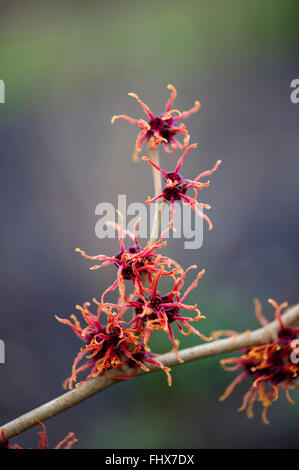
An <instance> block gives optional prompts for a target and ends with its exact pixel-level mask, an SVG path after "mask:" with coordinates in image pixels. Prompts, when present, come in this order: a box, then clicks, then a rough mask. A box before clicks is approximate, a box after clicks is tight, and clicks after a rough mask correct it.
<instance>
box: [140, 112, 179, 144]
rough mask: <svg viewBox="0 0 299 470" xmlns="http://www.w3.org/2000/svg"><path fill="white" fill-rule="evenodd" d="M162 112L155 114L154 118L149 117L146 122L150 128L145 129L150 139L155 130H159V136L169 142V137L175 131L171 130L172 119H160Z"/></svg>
mask: <svg viewBox="0 0 299 470" xmlns="http://www.w3.org/2000/svg"><path fill="white" fill-rule="evenodd" d="M163 116H164V113H162V114H160V115H159V116H156V117H155V118H154V119H151V120H150V121H149V122H148V124H149V125H150V129H149V130H148V131H147V138H148V139H150V138H151V137H153V135H154V133H155V132H159V134H160V136H161V137H163V138H164V139H166V140H167V142H169V140H170V138H171V137H172V136H173V135H174V134H175V133H176V132H175V131H173V130H172V127H173V119H172V118H169V119H164V120H163V119H162V118H163Z"/></svg>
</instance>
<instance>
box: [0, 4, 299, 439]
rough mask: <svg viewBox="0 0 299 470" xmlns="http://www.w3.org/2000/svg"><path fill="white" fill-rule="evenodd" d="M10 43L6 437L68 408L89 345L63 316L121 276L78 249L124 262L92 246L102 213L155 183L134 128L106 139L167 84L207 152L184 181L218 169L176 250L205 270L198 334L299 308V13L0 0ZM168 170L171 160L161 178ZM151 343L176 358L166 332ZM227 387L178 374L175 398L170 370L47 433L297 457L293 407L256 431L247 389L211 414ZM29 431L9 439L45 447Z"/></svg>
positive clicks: (103, 245)
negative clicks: (53, 407) (189, 238)
mask: <svg viewBox="0 0 299 470" xmlns="http://www.w3.org/2000/svg"><path fill="white" fill-rule="evenodd" d="M0 41H1V49H0V78H1V79H3V80H4V81H5V84H6V103H5V104H2V105H0V154H1V186H0V187H1V235H0V246H1V266H0V275H1V317H0V338H2V339H3V340H4V341H5V345H6V364H5V365H3V364H2V365H0V384H1V388H0V390H1V392H0V397H1V398H0V421H1V423H5V422H6V421H8V420H10V419H13V418H15V417H17V416H18V415H20V414H22V413H24V412H26V411H28V410H29V409H31V408H33V407H36V406H38V405H40V404H41V403H43V402H46V401H48V400H50V399H52V398H54V397H55V396H57V395H59V394H60V393H62V387H61V384H62V381H63V380H64V378H65V377H66V376H68V375H69V372H70V368H71V364H72V361H73V357H74V355H75V354H76V353H77V351H78V348H79V347H80V346H81V345H80V343H79V341H78V340H77V339H76V338H75V337H74V336H73V335H72V332H71V331H70V330H69V329H67V327H64V326H63V325H61V324H58V323H57V322H56V320H55V318H54V314H60V315H62V316H63V315H69V314H71V313H73V312H74V306H75V305H76V304H77V303H82V302H83V301H86V300H89V299H92V298H93V297H94V296H95V295H99V293H100V292H101V291H103V289H104V288H105V287H106V286H107V285H108V284H109V283H111V282H112V277H113V269H112V268H111V269H110V268H108V269H106V270H102V271H96V272H91V271H89V270H88V266H89V264H88V262H86V261H84V260H83V259H82V258H81V257H80V256H79V255H78V254H76V253H75V252H74V248H75V247H76V246H80V247H81V248H83V249H86V250H87V251H88V252H90V253H94V254H96V253H100V252H104V253H113V252H115V250H116V248H117V241H116V240H99V239H98V238H97V237H96V235H95V232H94V227H95V224H96V221H97V220H98V216H96V215H95V213H94V211H95V207H96V205H97V204H98V203H100V202H102V201H107V202H111V203H113V204H116V202H117V194H126V195H127V200H128V202H129V203H130V202H134V201H144V200H145V199H146V197H147V195H148V194H152V181H151V171H150V169H149V168H147V167H146V165H145V163H144V162H140V163H139V164H134V163H133V162H132V161H131V154H132V150H133V147H134V141H135V138H136V129H135V128H134V127H133V126H130V125H129V124H127V123H125V122H121V121H119V122H117V123H116V124H115V125H114V126H111V124H110V118H111V116H112V115H113V114H118V113H126V114H129V115H132V116H136V117H143V116H142V113H141V110H140V109H139V106H138V104H137V103H135V102H134V100H132V99H131V98H129V97H128V96H127V92H129V91H135V92H136V93H138V94H139V95H140V96H141V97H142V98H143V99H144V100H145V101H146V102H147V103H149V104H150V105H151V107H152V109H153V110H154V111H155V112H157V113H159V112H160V111H161V104H164V102H165V101H166V99H167V98H168V91H167V90H166V85H167V84H168V83H169V82H170V83H172V84H174V85H175V86H176V87H177V88H178V91H179V94H178V98H177V102H176V105H177V106H178V107H179V108H180V109H188V108H189V107H190V106H191V105H192V104H193V102H194V100H195V99H199V100H200V101H201V102H202V108H201V110H200V112H199V113H198V114H197V115H195V117H193V118H192V119H190V120H189V121H188V123H187V125H188V128H189V130H190V132H191V135H192V136H193V141H198V142H199V143H200V150H199V152H193V153H192V155H191V156H190V158H189V157H188V159H187V160H186V163H185V174H188V175H190V176H192V175H195V174H197V173H198V172H199V171H200V170H202V169H206V168H210V167H211V166H212V165H213V164H214V162H215V160H216V159H219V158H220V159H222V160H223V165H222V167H221V168H220V169H219V170H218V172H217V174H215V175H214V176H213V178H212V185H211V187H210V188H209V189H208V190H205V191H204V192H203V193H202V200H204V201H206V202H209V203H211V205H212V210H211V211H210V215H211V217H212V219H213V222H214V230H213V231H212V232H209V233H208V231H207V227H205V229H204V230H205V231H204V243H203V247H202V248H201V249H200V250H198V251H196V252H194V251H193V250H189V251H188V250H184V249H183V242H182V240H175V241H173V242H171V243H170V244H169V247H168V248H167V253H168V254H169V255H170V256H175V257H176V258H177V259H178V261H179V262H180V263H182V264H183V265H184V266H187V265H189V264H193V263H194V262H196V263H197V264H198V265H199V266H200V267H205V268H206V269H207V274H206V276H205V278H204V279H202V281H201V282H200V286H199V288H198V290H197V291H196V292H195V293H193V294H192V296H190V301H192V302H198V303H199V306H200V308H201V311H202V312H203V313H205V314H206V315H207V320H206V321H205V322H204V323H203V324H201V329H202V330H203V331H204V332H206V333H209V331H211V330H215V329H220V328H224V327H225V328H232V329H237V330H240V331H243V330H245V329H247V328H255V327H256V325H257V324H256V320H255V318H254V315H253V308H252V298H253V297H255V296H258V297H259V298H260V299H261V300H262V302H263V303H264V305H265V314H266V315H267V316H268V318H272V310H271V308H270V307H268V306H267V305H266V300H267V298H268V297H274V298H275V299H277V300H278V301H283V300H288V301H289V303H290V304H292V303H295V302H298V280H299V272H298V218H297V214H298V156H299V155H298V124H299V119H298V118H299V105H297V106H296V105H294V104H292V103H291V102H290V91H291V90H290V82H291V80H292V79H294V78H298V76H299V69H298V65H299V64H298V45H299V30H298V3H297V1H295V0H293V1H292V0H285V1H284V2H272V1H270V0H263V1H262V2H261V1H259V0H252V1H250V2H240V1H237V0H227V1H226V2H223V1H220V0H215V1H213V2H210V1H208V0H206V1H203V0H201V1H198V0H189V1H186V2H181V1H178V0H171V1H170V0H166V1H164V2H161V1H156V0H152V1H151V2H137V1H133V0H127V1H120V0H114V1H113V2H111V1H99V0H94V1H92V0H84V1H75V0H72V1H67V0H65V1H64V2H61V1H60V2H59V1H51V2H40V1H33V0H27V1H26V2H22V1H15V0H9V1H8V0H7V1H4V0H3V1H1V2H0ZM174 161H176V158H175V156H174V155H165V154H164V153H163V154H162V163H163V166H164V167H165V168H166V167H169V168H170V167H171V166H172V165H173V162H174ZM157 341H158V343H157V344H158V346H159V348H160V351H161V352H165V351H167V350H168V348H169V343H168V340H167V337H166V335H165V337H164V336H163V335H162V338H161V337H160V339H159V340H157ZM197 343H198V339H197V338H191V337H189V338H183V340H182V342H181V345H182V347H184V346H188V345H193V344H197ZM233 377H234V375H233V374H229V373H226V372H223V371H222V370H221V368H220V366H219V358H211V359H205V360H202V361H200V362H194V363H191V364H186V365H183V366H179V367H177V368H176V369H174V370H173V381H174V385H173V387H172V388H171V389H169V388H168V386H167V383H166V379H165V376H164V375H163V373H160V372H159V373H156V374H152V375H150V376H144V377H141V378H138V379H136V380H134V381H131V382H130V381H128V382H126V383H123V382H122V383H121V384H119V385H117V386H115V387H113V388H111V389H109V390H107V391H105V392H103V393H101V394H100V395H98V396H96V397H94V398H92V399H89V400H88V401H86V402H85V403H82V404H80V405H79V406H77V407H76V408H74V409H73V410H69V411H66V412H65V413H63V414H61V415H60V416H58V417H56V418H54V419H52V420H50V421H49V422H48V423H47V429H48V437H49V440H50V445H54V444H55V443H56V442H57V441H58V440H60V439H61V438H62V437H63V436H64V435H65V434H66V433H67V432H68V431H70V430H72V431H74V432H75V433H76V434H77V436H78V438H79V443H78V444H77V448H78V447H79V448H139V447H140V448H151V447H152V448H163V447H164V448H165V447H168V448H176V447H177V448H192V447H193V448H260V447H266V448H291V447H298V418H299V397H295V396H294V398H295V399H296V398H297V404H296V405H294V406H291V405H289V404H288V402H287V401H286V399H285V398H284V396H282V397H281V399H280V401H279V403H275V404H274V405H273V406H272V407H271V408H270V410H269V418H270V421H271V424H270V425H269V426H265V425H263V423H262V421H261V417H260V408H259V404H257V406H256V415H255V418H254V419H253V420H248V419H247V418H246V416H245V414H243V413H238V412H237V408H238V407H239V406H240V404H241V401H242V396H243V393H244V391H245V390H246V389H247V386H248V384H246V383H244V384H243V385H242V386H240V387H239V388H238V389H237V390H236V391H235V392H234V393H233V395H232V396H231V397H230V398H229V399H228V400H227V401H225V402H224V403H220V402H219V401H218V397H219V396H220V395H221V394H222V392H223V390H224V388H225V387H226V386H227V385H228V384H229V383H230V382H231V380H232V379H233ZM36 432H37V430H36V429H33V430H30V431H28V432H27V433H25V434H23V435H22V436H20V437H19V438H17V439H15V442H17V443H19V444H20V445H23V446H25V447H34V446H35V442H36V441H37V436H36Z"/></svg>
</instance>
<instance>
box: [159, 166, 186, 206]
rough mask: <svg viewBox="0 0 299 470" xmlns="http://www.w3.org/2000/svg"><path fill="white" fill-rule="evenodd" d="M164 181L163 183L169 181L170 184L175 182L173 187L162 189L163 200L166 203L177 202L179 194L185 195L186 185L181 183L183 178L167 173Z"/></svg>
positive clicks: (177, 174)
mask: <svg viewBox="0 0 299 470" xmlns="http://www.w3.org/2000/svg"><path fill="white" fill-rule="evenodd" d="M164 179H165V181H167V180H170V181H172V182H177V183H176V184H175V186H173V187H169V186H166V187H165V188H164V189H163V196H164V199H166V200H167V201H178V200H179V199H181V194H186V191H187V188H186V186H187V183H185V182H184V181H183V177H182V175H180V173H174V172H169V173H167V176H165V177H164Z"/></svg>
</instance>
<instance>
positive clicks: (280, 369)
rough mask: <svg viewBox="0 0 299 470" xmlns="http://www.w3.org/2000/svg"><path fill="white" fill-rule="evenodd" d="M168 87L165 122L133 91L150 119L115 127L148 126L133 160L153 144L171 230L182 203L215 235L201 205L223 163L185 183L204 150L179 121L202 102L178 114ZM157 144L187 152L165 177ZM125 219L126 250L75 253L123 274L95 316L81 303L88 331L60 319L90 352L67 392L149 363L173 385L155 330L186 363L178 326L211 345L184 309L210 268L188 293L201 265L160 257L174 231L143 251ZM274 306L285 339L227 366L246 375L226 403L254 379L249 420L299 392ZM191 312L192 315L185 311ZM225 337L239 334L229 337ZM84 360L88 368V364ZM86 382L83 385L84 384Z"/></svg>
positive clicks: (287, 333)
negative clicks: (197, 151)
mask: <svg viewBox="0 0 299 470" xmlns="http://www.w3.org/2000/svg"><path fill="white" fill-rule="evenodd" d="M168 88H169V89H170V90H171V96H170V98H169V100H168V102H167V104H166V106H165V110H164V112H162V113H161V114H159V115H158V116H155V115H154V114H153V113H152V111H151V110H150V108H149V107H148V106H147V105H146V104H145V103H143V102H142V101H141V100H140V99H139V97H138V96H137V95H136V94H134V93H129V95H130V96H132V97H133V98H135V99H136V100H137V101H138V102H139V103H140V105H141V107H142V109H143V110H144V112H145V114H146V116H147V121H145V120H143V119H139V120H138V119H132V118H130V117H128V116H126V115H119V116H114V117H113V118H112V123H113V122H114V121H115V120H116V119H124V120H126V121H128V122H130V123H132V124H136V125H137V126H138V127H139V128H141V130H140V132H139V134H138V137H137V140H136V145H135V152H134V155H133V159H134V160H138V155H139V153H140V151H141V148H142V146H143V144H144V143H145V142H147V144H148V148H149V150H150V151H151V155H152V158H149V157H145V156H144V157H143V160H145V161H146V162H147V163H149V164H150V165H151V166H152V167H153V168H154V169H155V171H156V172H159V173H160V174H161V175H162V178H163V179H164V182H165V186H164V188H163V189H162V191H161V193H160V194H155V196H154V197H153V198H150V197H149V198H148V200H147V201H146V202H147V204H151V203H153V202H155V201H158V200H163V201H165V202H168V203H170V205H171V217H170V224H169V227H168V229H167V231H168V230H172V229H173V220H174V210H175V202H177V201H180V202H181V203H182V204H185V205H190V206H191V207H192V208H193V209H194V211H195V213H196V214H197V215H198V216H200V217H202V218H203V219H204V220H205V221H206V222H207V223H208V227H209V229H211V228H212V222H211V220H210V219H209V218H208V217H207V215H206V214H204V213H203V209H210V206H209V205H208V204H205V203H201V202H199V201H198V200H197V194H198V191H199V190H202V189H204V188H206V187H207V186H209V184H210V183H209V181H208V180H206V178H207V177H208V176H210V175H212V174H213V173H214V172H215V171H216V170H217V168H218V167H219V165H220V164H221V160H218V161H217V162H216V164H215V165H214V167H213V168H212V169H210V170H207V171H204V172H201V173H200V174H199V175H198V176H197V177H196V178H195V179H193V180H192V179H187V178H184V177H183V175H182V174H181V167H182V165H183V162H184V160H185V158H186V157H187V155H188V154H189V152H190V150H191V149H194V148H196V147H197V144H191V145H189V141H190V135H189V132H188V130H187V128H186V126H185V124H183V123H182V122H180V121H182V120H184V119H185V118H187V117H189V116H191V115H192V114H194V113H195V112H196V111H198V109H199V107H200V103H199V102H198V101H196V102H195V104H194V106H193V108H191V109H190V110H189V111H185V112H182V113H181V112H180V111H178V110H177V109H171V108H172V105H173V102H174V99H175V97H176V90H175V88H174V87H173V86H172V85H168ZM179 122H180V123H179ZM178 134H182V135H183V136H184V138H183V142H182V143H181V142H179V141H178V140H177V138H176V137H177V135H178ZM158 146H162V147H164V149H165V151H166V152H173V151H175V150H177V149H180V150H183V153H182V155H181V157H180V158H179V160H178V162H177V164H176V166H175V168H174V170H171V171H164V170H163V169H162V168H160V166H159V163H158V160H157V154H156V148H157V147H158ZM188 190H193V191H194V195H193V197H190V196H189V195H187V192H188ZM119 217H120V224H119V225H118V224H115V223H113V222H110V224H112V225H114V227H115V228H116V229H117V230H118V233H119V241H120V250H119V251H118V252H117V253H116V254H115V255H114V256H107V255H96V256H89V255H88V254H87V253H86V252H85V251H83V250H81V249H80V248H77V249H76V251H78V252H79V253H80V254H81V255H82V256H83V257H84V258H86V259H88V260H91V261H94V262H96V263H97V264H95V265H94V266H92V267H91V268H90V269H91V270H96V269H98V268H101V267H104V266H108V265H113V266H114V268H116V276H115V281H114V282H113V283H112V284H111V285H110V286H109V287H108V288H107V289H106V290H105V292H104V293H103V294H102V296H101V299H100V300H97V299H93V301H94V303H95V305H96V313H92V311H91V310H90V304H89V303H88V302H86V303H84V304H83V306H79V305H77V309H78V310H79V311H80V312H81V314H82V316H83V319H84V320H85V323H86V325H84V327H82V326H81V324H80V322H79V321H78V319H77V317H76V316H75V315H71V318H70V320H68V319H62V318H59V317H56V318H57V319H58V320H59V321H60V322H62V323H64V324H67V325H69V326H70V327H71V328H72V330H73V331H74V332H75V334H76V335H77V336H78V337H79V338H80V340H82V341H83V343H84V347H82V348H81V350H80V352H79V353H78V355H77V357H76V358H75V361H74V363H73V367H72V374H71V377H70V378H68V379H67V380H66V381H65V387H68V388H72V386H73V384H74V382H77V377H78V375H79V374H80V373H82V372H85V371H88V374H87V377H86V379H85V380H89V379H91V378H93V377H96V376H98V375H102V374H107V375H111V376H113V377H114V378H118V379H129V378H132V377H134V376H135V375H136V373H137V371H138V369H139V368H140V369H142V370H144V371H149V365H154V366H156V367H158V368H160V369H162V370H164V371H165V373H166V374H167V378H168V383H169V385H171V376H170V369H169V368H168V367H165V366H164V365H163V364H162V363H161V362H159V361H158V359H157V358H156V356H157V354H155V353H153V352H152V351H151V349H150V346H149V340H150V338H151V334H152V332H153V331H154V330H163V331H164V332H166V333H167V334H168V336H169V339H170V342H171V344H172V348H173V351H174V352H175V354H176V355H177V358H178V360H179V361H181V359H180V356H179V353H178V344H179V342H178V340H177V339H175V336H174V330H173V326H174V325H176V326H177V329H178V331H179V333H181V334H183V335H189V334H191V333H195V334H196V335H198V336H199V337H200V338H202V339H203V340H206V341H209V340H211V339H212V338H210V337H206V336H204V335H203V334H202V333H200V332H199V331H198V330H197V329H196V328H195V327H194V326H193V324H194V322H197V321H198V320H200V319H203V318H205V317H204V316H203V315H202V314H201V313H200V311H199V310H198V308H197V305H190V304H186V303H185V300H186V298H187V296H188V294H189V293H190V292H191V291H192V290H193V289H194V288H195V287H197V284H198V281H199V279H200V278H201V277H202V276H203V274H204V270H201V271H199V272H198V273H197V275H196V278H195V280H194V281H193V282H192V283H191V285H190V286H189V287H187V288H186V290H185V291H184V292H182V290H183V287H184V283H185V280H186V275H187V273H188V272H189V270H191V269H196V266H195V265H194V266H190V267H189V268H188V269H187V270H183V269H182V268H181V266H180V265H179V264H178V263H177V262H176V261H174V260H172V259H170V258H169V257H166V256H163V255H162V254H161V253H160V250H161V248H163V247H165V245H166V244H167V242H166V241H165V234H166V232H167V231H165V232H164V233H162V234H161V236H160V238H159V239H158V240H155V241H153V240H151V241H150V242H148V243H147V244H146V245H145V246H141V245H140V244H139V241H138V238H137V230H138V225H139V223H140V220H139V221H138V222H137V223H136V225H135V229H134V233H130V232H128V231H126V230H124V227H123V223H122V216H121V214H119ZM108 224H109V222H108ZM125 235H126V236H128V237H130V238H131V239H132V245H131V246H129V247H128V248H126V247H125V244H124V236H125ZM163 280H168V284H169V282H170V283H171V288H169V289H167V290H166V292H165V289H164V288H163V287H162V288H161V285H162V284H164V283H163ZM128 284H129V285H131V287H132V289H131V291H132V292H131V293H130V294H128V293H127V292H128ZM114 291H118V294H119V296H118V297H119V298H118V302H117V303H113V302H108V301H106V295H107V294H108V293H111V292H114ZM270 303H271V304H272V305H273V306H274V307H275V309H276V318H277V320H278V322H279V325H280V331H279V334H278V339H277V340H275V341H273V342H272V343H269V344H266V345H256V346H251V347H249V348H248V349H244V350H242V351H241V356H240V357H234V358H230V359H224V360H223V361H221V363H222V366H223V368H224V369H226V370H229V371H234V370H241V374H240V375H239V376H238V377H237V378H236V379H235V380H234V381H233V382H232V384H231V385H230V386H229V387H228V388H227V390H226V391H225V393H224V394H223V396H222V397H221V398H220V400H221V401H223V400H224V399H226V398H227V397H228V396H229V395H230V394H231V392H232V391H233V390H234V388H235V386H236V385H237V384H239V383H240V382H242V381H243V380H244V379H245V378H246V377H247V378H250V379H251V380H252V385H251V387H250V389H249V390H248V392H247V393H246V394H245V396H244V401H243V404H242V406H241V408H240V410H245V409H246V410H247V415H248V417H252V416H253V405H254V403H255V401H256V400H259V401H260V402H261V403H262V405H263V408H264V410H263V420H264V422H265V423H267V422H268V421H267V416H266V413H267V409H268V407H269V406H270V404H271V403H272V402H273V401H275V400H276V399H277V398H278V394H279V390H280V389H284V390H285V392H286V396H287V398H288V400H289V401H290V402H291V403H293V400H292V399H291V398H290V396H289V388H299V385H298V383H297V379H298V363H294V362H293V361H292V360H291V355H292V352H293V351H294V347H295V346H294V342H293V341H294V340H295V339H297V338H298V335H299V328H286V327H284V324H283V321H282V319H281V310H282V309H283V308H285V307H286V304H281V305H278V304H277V303H276V302H274V301H273V300H270ZM255 305H256V313H257V317H258V319H259V320H260V322H261V324H262V325H266V324H267V320H266V319H265V318H264V316H263V315H262V312H261V306H260V303H259V302H258V301H256V302H255ZM184 311H185V312H189V313H188V314H187V313H184ZM103 318H104V320H103ZM219 333H223V332H219ZM225 334H228V335H231V334H232V335H235V334H237V333H235V332H231V331H226V332H225ZM216 336H217V335H216ZM83 359H84V360H85V362H84V363H83V364H82V362H81V361H82V360H83ZM112 371H113V372H112ZM81 383H82V382H79V383H77V386H78V385H80V384H81Z"/></svg>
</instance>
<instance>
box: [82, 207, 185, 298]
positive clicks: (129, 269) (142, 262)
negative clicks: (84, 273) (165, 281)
mask: <svg viewBox="0 0 299 470" xmlns="http://www.w3.org/2000/svg"><path fill="white" fill-rule="evenodd" d="M119 215H120V214H119ZM120 218H121V223H120V225H118V224H115V223H114V222H107V224H108V225H113V226H114V227H115V228H116V229H117V231H118V233H119V243H120V251H118V252H117V253H116V254H115V255H114V256H106V255H96V256H89V255H88V254H87V253H86V252H85V251H83V250H81V249H80V248H76V251H77V252H79V253H80V254H81V255H82V256H83V257H84V258H86V259H88V260H93V261H102V263H101V264H96V265H94V266H92V267H91V268H90V269H91V270H95V269H99V268H101V267H103V266H108V265H110V264H113V265H115V266H116V267H117V277H116V280H115V281H114V282H113V284H112V285H111V286H109V287H108V288H107V289H106V290H105V292H104V294H103V295H102V302H103V301H104V300H103V299H104V297H105V295H106V294H107V293H108V292H111V291H113V290H114V289H116V288H117V287H118V288H119V292H120V295H121V297H123V296H124V293H125V285H124V280H132V281H133V282H134V283H135V280H136V277H140V275H141V274H149V273H150V272H155V271H157V270H158V269H161V268H163V269H165V268H171V267H173V268H175V269H177V270H179V271H180V270H181V267H180V266H179V265H178V263H176V262H175V261H174V260H172V259H171V258H168V257H167V256H162V255H161V254H159V255H158V254H157V253H156V251H157V250H159V249H160V248H162V247H163V246H165V245H166V244H167V241H165V240H164V236H165V234H166V232H167V231H168V230H169V228H168V229H167V230H165V231H164V232H163V233H162V234H161V236H160V238H159V240H157V241H156V243H154V244H151V243H148V244H147V245H146V246H145V247H141V246H140V244H139V241H138V238H137V228H138V225H139V223H140V219H139V220H138V221H137V222H136V224H135V228H134V233H131V232H129V231H128V230H125V229H124V228H123V222H122V217H121V215H120ZM125 234H126V235H128V236H129V237H130V238H131V239H132V241H133V245H131V246H129V247H128V248H127V249H126V247H125V244H124V235H125Z"/></svg>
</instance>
